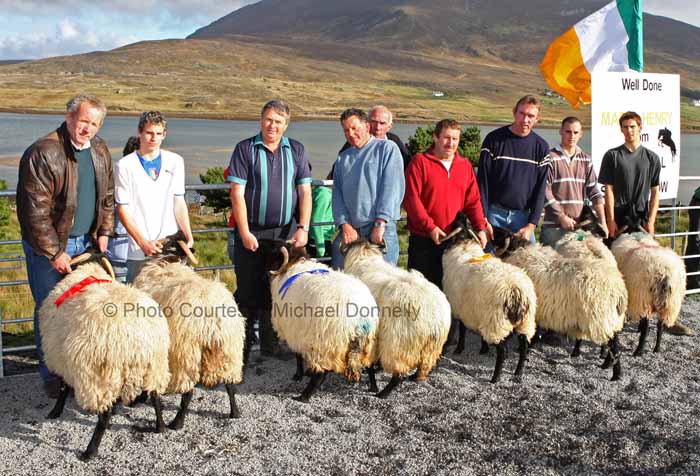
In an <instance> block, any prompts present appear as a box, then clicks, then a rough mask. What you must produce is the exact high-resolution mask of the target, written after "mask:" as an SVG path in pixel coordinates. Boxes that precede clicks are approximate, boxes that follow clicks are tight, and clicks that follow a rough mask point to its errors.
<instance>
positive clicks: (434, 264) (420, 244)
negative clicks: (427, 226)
mask: <svg viewBox="0 0 700 476" xmlns="http://www.w3.org/2000/svg"><path fill="white" fill-rule="evenodd" d="M444 251H445V249H444V248H443V247H442V246H438V245H436V244H435V243H434V242H433V240H431V239H430V238H427V237H425V236H418V235H410V236H409V237H408V268H409V269H415V270H417V271H420V272H421V273H423V276H425V279H427V280H428V281H430V282H431V283H433V284H434V285H436V286H437V287H438V288H440V289H442V254H443V253H444Z"/></svg>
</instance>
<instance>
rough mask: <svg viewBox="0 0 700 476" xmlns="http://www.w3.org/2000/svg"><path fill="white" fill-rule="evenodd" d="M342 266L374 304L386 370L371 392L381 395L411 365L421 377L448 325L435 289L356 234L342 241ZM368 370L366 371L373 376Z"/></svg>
mask: <svg viewBox="0 0 700 476" xmlns="http://www.w3.org/2000/svg"><path fill="white" fill-rule="evenodd" d="M343 251H344V252H345V254H346V256H345V268H344V269H345V272H346V273H349V274H351V275H353V276H356V277H357V278H359V279H360V280H361V281H362V282H363V283H365V284H366V285H367V287H368V288H369V290H370V291H371V292H372V295H373V296H374V299H375V300H376V301H377V306H379V311H380V312H379V329H378V331H377V348H378V359H379V361H380V362H381V366H382V368H383V369H384V371H385V372H388V373H390V374H392V377H391V380H390V381H389V383H388V384H387V386H386V387H385V388H384V389H383V390H382V391H381V392H379V393H378V394H377V396H378V397H380V398H386V397H387V396H388V395H389V393H390V392H391V391H392V390H393V389H394V388H395V387H396V386H397V385H398V384H400V383H401V381H402V380H403V378H404V377H405V376H406V374H408V373H409V372H410V371H411V370H413V369H416V373H415V374H414V376H413V377H412V379H414V380H416V381H419V382H420V381H424V380H426V379H427V378H428V374H429V373H430V371H431V370H432V369H433V368H434V367H435V364H436V363H437V361H438V359H439V358H440V354H441V353H442V348H443V346H444V345H445V341H446V340H447V334H448V333H449V330H450V321H451V319H452V317H451V311H450V304H449V303H448V302H447V298H446V297H445V295H444V294H443V293H442V291H440V289H439V288H438V287H437V286H435V285H434V284H433V283H431V282H430V281H428V280H427V279H425V278H424V277H423V275H422V274H420V273H419V272H418V271H406V270H404V269H401V268H398V267H396V266H394V265H392V264H389V263H387V262H386V261H385V260H384V258H383V257H382V251H381V249H380V247H379V246H378V245H374V244H371V243H370V242H368V241H366V240H358V241H355V242H353V243H350V244H349V245H348V246H346V247H344V250H343ZM373 377H374V372H373V369H372V370H371V371H370V379H371V381H372V383H374V385H373V387H372V390H374V391H376V382H374V381H373Z"/></svg>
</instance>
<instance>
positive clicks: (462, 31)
mask: <svg viewBox="0 0 700 476" xmlns="http://www.w3.org/2000/svg"><path fill="white" fill-rule="evenodd" d="M608 2H609V0H528V2H527V3H526V4H522V5H526V8H517V7H514V3H513V2H512V0H355V1H353V2H340V1H329V0H295V1H290V0H263V1H261V2H258V3H255V4H252V5H248V6H246V7H243V8H241V9H239V10H236V11H235V12H233V13H231V14H229V15H226V16H224V17H222V18H220V19H219V20H217V21H215V22H213V23H212V24H210V25H208V26H206V27H203V28H200V29H199V30H197V31H196V32H194V33H193V34H192V35H190V37H189V38H215V37H225V36H228V35H249V36H256V37H260V38H271V37H278V38H297V39H309V40H313V41H339V42H351V43H353V44H363V45H372V46H374V47H382V48H399V49H425V48H445V49H448V50H452V51H456V52H465V53H467V54H470V55H474V56H482V55H483V56H498V57H500V58H502V59H505V60H511V61H517V62H539V60H541V58H542V55H543V53H544V50H545V49H546V47H547V45H548V44H549V43H550V42H551V41H552V40H553V39H554V38H555V37H557V36H558V35H560V34H561V33H562V32H563V31H564V30H566V29H567V28H569V27H570V26H572V25H573V24H574V23H576V22H577V21H579V20H580V19H582V18H583V17H585V16H587V15H589V14H590V13H591V12H593V11H595V10H597V9H599V8H601V7H602V6H603V5H605V4H607V3H608ZM292 5H293V7H292ZM644 24H645V47H646V48H647V54H648V55H650V58H656V57H658V56H659V54H660V53H662V52H664V53H672V54H674V55H676V56H678V57H679V58H681V59H682V60H688V59H690V60H691V61H694V62H696V63H697V62H698V61H700V54H699V50H698V48H697V45H698V43H699V42H700V28H696V27H693V26H691V25H688V24H685V23H682V22H679V21H676V20H672V19H669V18H665V17H658V16H655V15H649V14H645V15H644Z"/></svg>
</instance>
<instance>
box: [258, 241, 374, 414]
mask: <svg viewBox="0 0 700 476" xmlns="http://www.w3.org/2000/svg"><path fill="white" fill-rule="evenodd" d="M285 251H286V250H285ZM297 252H301V251H299V250H294V251H293V252H292V257H291V258H290V259H289V260H288V261H287V260H285V261H287V262H286V263H284V264H283V265H282V267H281V268H280V269H278V270H276V271H274V272H273V274H272V276H271V279H270V290H271V294H272V326H273V327H274V329H275V331H276V332H277V335H278V336H279V338H280V339H281V340H283V341H285V342H286V343H287V345H288V346H289V348H290V349H291V350H292V351H294V352H295V353H296V354H297V355H298V356H301V359H303V361H304V362H305V363H306V366H307V368H308V369H309V371H310V372H311V374H312V376H311V380H310V382H309V384H308V386H307V387H306V389H305V390H304V391H303V392H302V394H301V395H300V396H299V397H297V400H299V401H308V400H309V398H310V397H311V395H312V394H313V393H314V392H315V391H316V389H317V388H318V387H319V386H320V385H321V383H322V382H323V379H324V378H325V375H326V373H327V372H335V373H338V374H341V375H344V376H345V377H346V378H347V379H348V380H350V381H354V382H357V381H359V380H360V376H361V373H362V369H363V368H367V367H370V366H371V365H372V364H373V363H374V362H375V361H376V351H377V349H376V336H377V326H378V322H379V309H378V307H377V304H376V302H375V300H374V297H372V294H371V293H370V291H369V289H368V288H367V286H366V285H365V284H363V283H362V281H360V280H359V279H357V278H355V277H354V276H350V275H348V274H345V273H341V272H339V271H334V270H331V269H330V268H329V267H328V266H326V265H324V264H322V263H318V262H315V261H312V260H308V259H306V258H305V257H304V256H303V255H299V256H298V255H296V254H295V253H297ZM274 273H279V274H274ZM298 363H301V361H300V360H298ZM298 370H300V369H298ZM299 377H300V375H299Z"/></svg>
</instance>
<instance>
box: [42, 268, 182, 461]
mask: <svg viewBox="0 0 700 476" xmlns="http://www.w3.org/2000/svg"><path fill="white" fill-rule="evenodd" d="M90 277H94V278H97V279H100V280H109V281H110V282H108V283H95V284H90V285H88V286H86V287H85V288H84V289H83V290H82V292H79V293H77V294H75V295H73V296H71V297H67V298H66V299H65V300H64V301H63V302H62V303H61V304H60V305H58V306H57V305H56V300H57V299H58V298H59V297H61V296H63V295H64V293H66V291H68V290H69V289H76V286H77V285H78V284H79V283H81V281H83V280H85V279H89V278H90ZM137 309H142V310H148V311H149V312H148V313H146V312H142V313H139V312H137ZM39 329H40V331H41V339H42V345H43V350H44V357H45V359H46V366H47V367H48V369H49V370H50V371H51V372H52V373H54V374H56V375H58V376H60V377H61V379H63V381H64V382H65V384H66V385H67V387H66V386H63V388H62V392H61V396H60V397H59V399H58V400H57V402H56V406H55V407H54V409H53V410H52V412H51V414H50V415H49V418H57V417H58V416H60V414H61V412H62V410H63V405H64V404H65V400H66V397H67V396H68V390H69V388H72V389H73V390H74V392H75V398H76V400H77V402H78V404H79V405H80V406H81V407H82V408H83V409H85V410H87V411H88V412H91V413H98V414H99V419H98V425H97V427H96V429H95V434H94V435H93V439H92V440H91V442H90V445H89V446H88V449H87V450H86V451H85V453H83V455H82V457H83V458H84V459H88V458H90V457H92V456H94V455H95V454H96V453H97V449H98V447H99V443H100V441H99V440H100V439H101V437H102V433H104V430H105V429H106V428H107V425H108V423H109V417H110V415H111V412H110V409H111V408H112V406H113V405H114V403H115V402H116V401H117V399H121V400H122V402H124V403H129V402H131V401H133V400H134V399H135V398H136V397H137V396H138V395H140V394H141V392H142V391H146V392H149V393H151V395H152V397H154V405H155V406H156V413H157V415H156V416H157V427H156V430H157V431H163V430H164V425H163V422H162V417H161V415H160V400H159V397H158V395H161V394H163V393H164V392H165V390H166V388H167V385H168V381H169V379H170V372H169V371H168V361H167V358H168V357H167V356H168V344H169V342H170V337H169V334H168V326H167V323H166V321H165V318H164V317H163V315H162V314H160V313H159V306H158V304H157V303H156V302H155V301H154V300H153V299H151V298H150V297H149V296H148V295H147V294H146V293H144V292H142V291H139V290H138V289H134V288H132V287H130V286H126V285H124V284H121V283H119V282H116V281H111V278H110V276H109V275H108V274H107V273H106V272H105V270H104V269H103V268H102V267H101V266H100V265H99V264H98V263H95V262H92V263H85V264H82V265H80V266H78V267H77V269H75V270H74V271H73V272H72V273H70V274H67V275H66V277H65V278H64V279H63V280H61V281H60V282H59V283H58V284H57V285H56V286H55V287H54V289H53V291H51V293H50V294H49V296H48V297H47V298H46V299H45V300H44V303H43V304H42V306H41V308H40V310H39ZM155 400H157V401H155Z"/></svg>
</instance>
